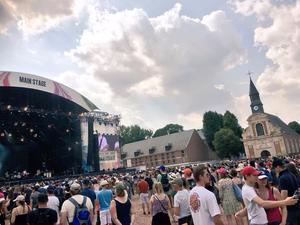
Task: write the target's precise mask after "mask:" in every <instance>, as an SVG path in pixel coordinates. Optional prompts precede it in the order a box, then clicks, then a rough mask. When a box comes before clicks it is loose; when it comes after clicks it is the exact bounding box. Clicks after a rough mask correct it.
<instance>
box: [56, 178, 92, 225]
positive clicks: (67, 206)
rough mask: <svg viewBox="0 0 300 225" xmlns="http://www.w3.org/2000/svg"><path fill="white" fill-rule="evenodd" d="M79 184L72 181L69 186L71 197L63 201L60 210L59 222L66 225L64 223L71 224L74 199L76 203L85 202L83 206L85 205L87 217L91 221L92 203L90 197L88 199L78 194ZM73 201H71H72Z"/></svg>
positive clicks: (73, 213)
mask: <svg viewBox="0 0 300 225" xmlns="http://www.w3.org/2000/svg"><path fill="white" fill-rule="evenodd" d="M80 190H81V186H80V184H78V183H76V182H74V183H73V184H72V185H71V186H70V193H71V197H70V198H69V199H67V200H65V201H64V203H63V205H62V207H61V212H60V224H61V225H66V224H68V223H69V224H72V223H73V219H74V215H75V209H76V207H75V205H74V203H73V202H74V201H76V202H77V203H78V204H83V203H84V202H85V206H86V207H87V209H88V211H89V217H90V221H93V204H92V201H91V199H89V198H88V197H86V196H83V195H81V194H80ZM72 201H73V202H72Z"/></svg>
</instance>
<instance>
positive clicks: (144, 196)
mask: <svg viewBox="0 0 300 225" xmlns="http://www.w3.org/2000/svg"><path fill="white" fill-rule="evenodd" d="M137 187H138V191H139V193H140V201H141V204H142V208H143V213H144V215H146V208H147V212H148V214H150V209H149V202H148V190H149V184H148V183H147V182H146V181H145V180H144V177H143V176H141V177H140V181H139V182H138V184H137Z"/></svg>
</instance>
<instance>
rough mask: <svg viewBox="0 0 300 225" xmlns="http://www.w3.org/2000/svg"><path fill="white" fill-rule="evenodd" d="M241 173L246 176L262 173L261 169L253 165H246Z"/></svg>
mask: <svg viewBox="0 0 300 225" xmlns="http://www.w3.org/2000/svg"><path fill="white" fill-rule="evenodd" d="M241 174H242V175H243V176H246V175H254V176H258V175H259V174H260V171H258V170H256V169H255V168H254V167H252V166H246V167H244V169H242V171H241Z"/></svg>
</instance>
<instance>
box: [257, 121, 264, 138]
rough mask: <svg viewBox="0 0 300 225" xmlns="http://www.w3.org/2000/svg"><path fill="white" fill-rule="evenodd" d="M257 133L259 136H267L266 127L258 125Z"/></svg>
mask: <svg viewBox="0 0 300 225" xmlns="http://www.w3.org/2000/svg"><path fill="white" fill-rule="evenodd" d="M256 133H257V136H264V135H265V131H264V127H263V125H262V124H261V123H258V124H256Z"/></svg>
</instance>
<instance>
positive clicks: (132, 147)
mask: <svg viewBox="0 0 300 225" xmlns="http://www.w3.org/2000/svg"><path fill="white" fill-rule="evenodd" d="M193 132H195V133H197V132H196V131H195V130H187V131H181V132H178V133H174V134H169V135H165V136H160V137H155V138H149V139H146V140H143V141H137V142H133V143H130V144H126V145H124V146H123V147H122V152H123V153H126V158H134V157H135V155H134V152H136V151H140V152H141V154H139V156H142V155H149V149H152V148H154V149H155V152H154V153H153V154H157V153H162V152H166V149H165V147H166V146H168V145H169V144H171V146H172V147H171V149H170V151H173V150H183V149H185V148H187V145H188V143H189V141H190V139H191V137H192V134H193ZM197 134H198V133H197Z"/></svg>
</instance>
